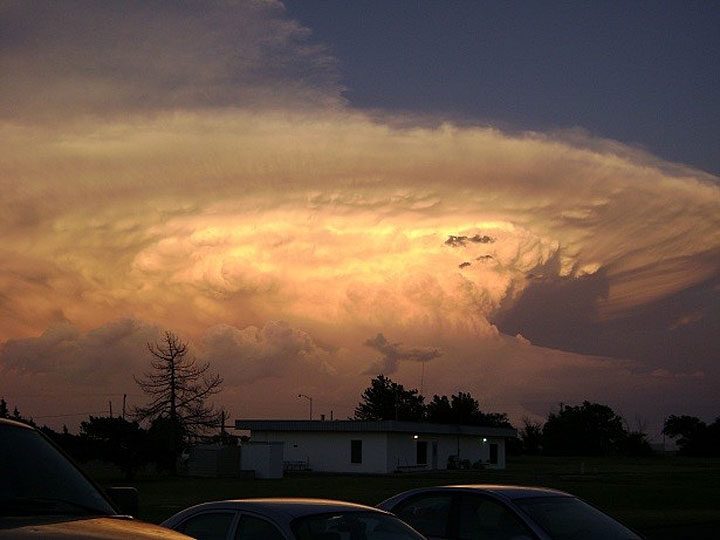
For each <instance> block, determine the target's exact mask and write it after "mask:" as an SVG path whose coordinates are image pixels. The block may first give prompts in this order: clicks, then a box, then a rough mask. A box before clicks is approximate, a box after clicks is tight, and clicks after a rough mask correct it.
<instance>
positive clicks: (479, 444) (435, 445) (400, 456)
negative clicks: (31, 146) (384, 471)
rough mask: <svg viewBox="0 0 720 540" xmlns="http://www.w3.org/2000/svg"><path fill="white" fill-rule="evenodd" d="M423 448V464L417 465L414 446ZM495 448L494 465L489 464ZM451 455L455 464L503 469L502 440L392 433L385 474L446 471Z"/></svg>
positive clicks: (503, 443) (503, 448) (503, 449)
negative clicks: (455, 461) (464, 462)
mask: <svg viewBox="0 0 720 540" xmlns="http://www.w3.org/2000/svg"><path fill="white" fill-rule="evenodd" d="M419 443H424V444H425V448H426V452H425V455H426V460H425V463H424V464H423V463H419V462H418V444H419ZM492 445H496V450H497V459H496V463H490V458H491V446H492ZM451 456H457V460H458V461H466V460H467V461H468V462H469V463H470V464H471V466H472V465H474V464H476V463H478V462H481V463H482V465H483V466H484V467H488V468H493V469H504V468H505V440H504V439H503V438H492V437H472V436H462V437H458V436H456V435H428V434H419V435H417V438H415V435H413V434H412V433H392V434H390V435H389V444H388V463H387V468H388V471H389V472H392V471H396V470H400V471H402V470H418V469H420V470H422V469H427V470H432V469H447V468H448V463H449V461H450V458H451Z"/></svg>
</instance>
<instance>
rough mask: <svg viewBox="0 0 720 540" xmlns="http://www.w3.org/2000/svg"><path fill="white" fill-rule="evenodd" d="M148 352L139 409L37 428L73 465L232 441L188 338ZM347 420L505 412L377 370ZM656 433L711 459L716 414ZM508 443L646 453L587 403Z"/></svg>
mask: <svg viewBox="0 0 720 540" xmlns="http://www.w3.org/2000/svg"><path fill="white" fill-rule="evenodd" d="M147 349H148V352H149V353H150V355H151V362H150V367H151V370H150V371H148V372H146V373H144V374H143V376H142V377H135V381H136V383H137V384H138V386H139V387H140V388H141V389H142V390H143V391H144V392H145V393H146V394H147V395H148V397H149V400H150V402H149V403H148V404H147V405H146V406H144V407H135V408H134V409H133V411H132V413H131V415H130V417H129V418H128V419H126V418H124V416H123V417H113V416H89V417H88V420H86V421H83V422H81V424H80V432H79V434H77V435H73V434H71V433H69V431H68V429H67V427H65V426H64V427H63V430H62V432H60V433H57V432H55V431H53V430H52V429H50V428H48V427H47V426H43V427H42V428H40V429H41V430H42V431H43V432H44V433H45V434H46V435H48V436H49V437H50V438H51V439H53V440H55V441H56V442H57V443H58V445H59V446H60V447H61V448H63V449H64V450H65V451H66V452H68V453H69V454H70V455H71V456H73V457H74V458H75V459H77V460H78V461H81V462H85V461H89V460H95V459H98V460H103V461H107V462H110V463H113V464H115V465H117V466H118V467H119V468H120V469H121V470H122V471H123V473H124V474H125V476H126V477H127V478H131V477H132V476H133V474H134V472H135V471H136V470H137V469H138V468H139V467H141V466H143V465H145V464H149V463H154V464H155V465H156V467H157V469H158V470H160V471H167V472H169V473H176V472H177V466H178V462H179V459H180V456H181V455H182V453H183V452H184V451H185V450H186V449H187V448H188V447H189V446H190V445H192V444H193V443H196V442H199V441H201V442H212V443H218V444H237V443H238V438H237V437H234V436H231V435H229V434H228V433H227V432H226V431H225V425H224V424H225V418H226V413H225V412H224V411H222V410H216V409H215V408H214V407H213V405H212V404H209V403H208V400H209V398H211V397H212V396H213V395H215V394H217V393H218V392H219V391H220V387H221V385H222V382H223V380H222V378H221V377H220V376H219V375H217V374H215V375H213V374H211V373H210V371H209V369H210V366H209V364H207V363H205V364H198V363H197V362H196V360H195V359H194V358H193V357H192V355H190V353H189V349H188V344H187V343H186V342H183V341H182V340H180V339H179V338H178V336H177V335H175V334H173V333H172V332H165V333H164V335H163V336H162V337H161V338H160V339H159V340H158V341H157V342H155V343H148V344H147ZM0 418H10V419H14V420H17V421H20V422H25V423H28V424H30V425H33V426H35V425H36V424H35V422H34V421H33V419H32V418H25V417H24V416H23V415H22V414H21V413H20V411H19V410H18V409H17V407H15V408H14V409H13V411H12V413H11V412H10V411H9V408H8V405H7V403H6V401H5V400H4V399H0ZM350 419H351V420H396V421H412V422H429V423H439V424H457V425H475V426H487V427H508V428H512V427H513V426H512V424H511V423H510V420H509V419H508V416H507V414H506V413H501V412H487V411H482V410H481V409H480V406H479V402H478V400H476V399H475V398H474V397H473V396H472V395H471V394H470V393H469V392H458V393H457V394H454V395H452V396H450V397H448V396H445V395H443V396H439V395H434V396H433V397H432V399H431V400H430V401H429V402H428V403H425V397H424V396H423V395H421V394H420V393H419V392H418V390H417V389H406V388H405V387H404V386H403V385H402V384H399V383H396V382H394V381H393V380H391V379H390V378H389V377H386V376H384V375H382V374H381V375H378V376H377V377H375V378H373V379H371V381H370V386H368V387H367V388H366V389H365V390H364V391H363V392H362V394H361V399H360V402H359V403H358V405H357V407H356V408H355V410H354V415H353V416H352V417H351V418H350ZM141 424H145V425H146V426H147V427H143V425H141ZM663 434H664V435H666V436H668V437H670V438H671V439H674V440H675V442H676V444H677V447H678V453H679V454H681V455H688V456H720V417H719V418H717V419H716V420H715V421H714V422H713V423H711V424H706V423H704V422H702V421H701V420H700V419H698V418H696V417H693V416H675V415H671V416H669V417H668V418H667V419H666V420H665V423H664V426H663ZM508 448H509V451H511V452H513V451H514V452H515V453H524V454H543V455H555V456H570V455H576V456H593V455H633V456H638V455H648V454H650V453H651V448H650V445H649V443H648V440H647V435H646V434H645V433H643V432H642V431H639V430H638V431H631V430H628V429H627V428H626V427H625V423H624V421H623V419H622V418H621V417H620V416H618V415H617V414H616V413H615V412H614V411H613V410H612V409H611V408H610V407H608V406H607V405H602V404H598V403H591V402H589V401H584V402H583V403H582V404H580V405H576V406H572V405H565V404H561V405H560V408H559V410H558V411H553V412H550V413H549V414H548V417H547V420H546V421H545V422H544V423H541V422H537V421H532V420H530V419H527V418H525V419H523V426H522V427H521V428H520V429H519V430H518V438H517V439H509V440H508Z"/></svg>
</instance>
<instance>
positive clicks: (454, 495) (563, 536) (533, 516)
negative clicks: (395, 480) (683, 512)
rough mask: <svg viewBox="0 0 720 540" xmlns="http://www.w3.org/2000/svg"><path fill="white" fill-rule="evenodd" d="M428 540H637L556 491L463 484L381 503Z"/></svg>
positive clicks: (622, 527) (606, 517)
mask: <svg viewBox="0 0 720 540" xmlns="http://www.w3.org/2000/svg"><path fill="white" fill-rule="evenodd" d="M378 507H379V508H382V509H384V510H388V511H390V512H393V513H394V514H395V515H397V516H398V517H399V518H401V519H403V520H404V521H406V522H407V523H409V524H410V525H412V527H413V528H415V529H416V530H418V531H419V532H421V533H422V534H424V535H425V536H426V537H427V538H429V539H431V540H436V539H437V540H446V539H447V540H449V539H453V540H485V539H488V540H489V539H492V540H614V539H616V540H637V539H641V538H642V537H641V536H640V535H639V534H638V533H636V532H634V531H632V530H631V529H629V528H628V527H626V526H625V525H623V524H621V523H619V522H618V521H617V520H615V519H613V518H612V517H610V516H609V515H607V514H606V513H604V512H602V511H600V510H599V509H597V508H595V507H594V506H592V505H590V504H588V503H586V502H584V501H582V500H581V499H579V498H577V497H575V496H573V495H570V494H568V493H564V492H562V491H558V490H555V489H547V488H538V487H523V486H495V485H466V486H437V487H425V488H418V489H413V490H410V491H406V492H404V493H400V494H398V495H395V496H394V497H391V498H389V499H387V500H386V501H383V502H382V503H380V504H379V505H378Z"/></svg>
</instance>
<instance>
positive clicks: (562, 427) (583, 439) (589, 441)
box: [542, 401, 627, 456]
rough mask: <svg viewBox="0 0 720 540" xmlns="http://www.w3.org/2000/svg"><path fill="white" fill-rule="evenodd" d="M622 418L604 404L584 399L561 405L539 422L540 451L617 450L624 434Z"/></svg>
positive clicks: (584, 453)
mask: <svg viewBox="0 0 720 540" xmlns="http://www.w3.org/2000/svg"><path fill="white" fill-rule="evenodd" d="M626 434H627V433H626V431H625V428H624V427H623V423H622V418H620V417H619V416H618V415H617V414H615V412H614V411H613V410H612V409H611V408H610V407H608V406H607V405H600V404H598V403H590V402H589V401H584V402H583V403H582V405H578V406H576V407H573V406H568V405H561V406H560V410H559V411H558V412H557V413H550V414H549V415H548V419H547V422H545V425H544V426H543V440H542V442H543V449H544V453H546V454H549V455H556V456H597V455H610V454H615V453H618V451H619V446H618V445H619V443H620V441H622V440H623V439H624V438H625V437H626Z"/></svg>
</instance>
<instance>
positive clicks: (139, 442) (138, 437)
mask: <svg viewBox="0 0 720 540" xmlns="http://www.w3.org/2000/svg"><path fill="white" fill-rule="evenodd" d="M80 434H81V437H83V438H84V439H85V441H86V442H87V443H88V444H87V448H88V451H89V453H90V455H91V456H92V457H94V458H96V459H102V460H105V461H109V462H110V463H114V464H115V465H117V466H118V467H120V470H121V471H122V472H123V474H124V475H125V479H126V480H132V478H133V476H134V473H135V469H136V468H137V467H138V466H140V465H142V464H143V463H144V462H145V460H146V457H147V456H146V453H145V451H144V449H145V447H146V435H147V434H146V432H145V431H144V430H143V429H142V428H141V427H140V425H139V424H138V423H137V422H129V421H127V420H125V419H124V418H121V417H119V416H116V417H112V416H90V417H89V420H88V421H86V422H81V423H80Z"/></svg>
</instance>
